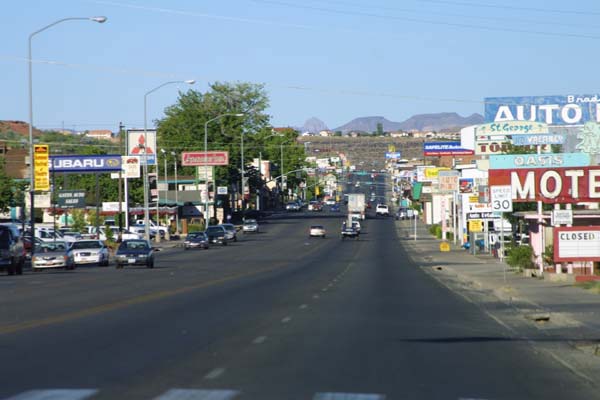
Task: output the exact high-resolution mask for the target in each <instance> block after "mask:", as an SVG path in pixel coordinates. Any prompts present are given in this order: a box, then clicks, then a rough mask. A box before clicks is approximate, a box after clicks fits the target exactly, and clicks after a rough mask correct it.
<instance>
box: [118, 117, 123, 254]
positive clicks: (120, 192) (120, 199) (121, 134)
mask: <svg viewBox="0 0 600 400" xmlns="http://www.w3.org/2000/svg"><path fill="white" fill-rule="evenodd" d="M123 128H125V126H124V125H123V123H122V122H119V153H121V151H122V148H123ZM122 186H123V167H122V166H121V169H120V170H119V237H118V239H117V240H118V242H119V243H120V242H121V241H122V240H123V191H122V189H121V187H122Z"/></svg>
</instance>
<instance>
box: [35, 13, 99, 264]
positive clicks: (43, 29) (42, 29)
mask: <svg viewBox="0 0 600 400" xmlns="http://www.w3.org/2000/svg"><path fill="white" fill-rule="evenodd" d="M106 20H107V18H106V17H101V16H100V17H67V18H62V19H59V20H57V21H54V22H53V23H51V24H49V25H46V26H44V27H43V28H41V29H38V30H37V31H35V32H33V33H32V34H30V35H29V41H28V53H27V65H28V79H27V81H28V85H29V174H30V177H29V196H30V207H31V210H30V215H29V220H30V224H31V225H30V226H31V228H30V229H31V236H32V237H35V204H34V200H35V187H34V178H35V169H34V166H33V59H32V55H31V41H32V39H33V37H34V36H35V35H37V34H38V33H41V32H43V31H45V30H46V29H48V28H51V27H53V26H54V25H58V24H60V23H61V22H66V21H93V22H98V23H100V24H102V23H104V22H106ZM33 252H34V248H33V246H32V247H31V254H32V255H33Z"/></svg>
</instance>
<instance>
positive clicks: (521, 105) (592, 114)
mask: <svg viewBox="0 0 600 400" xmlns="http://www.w3.org/2000/svg"><path fill="white" fill-rule="evenodd" d="M484 101H485V121H486V122H507V121H528V122H542V123H546V124H548V125H561V126H573V125H583V124H584V123H585V122H588V121H593V122H600V95H566V96H564V95H563V96H528V97H488V98H486V99H485V100H484Z"/></svg>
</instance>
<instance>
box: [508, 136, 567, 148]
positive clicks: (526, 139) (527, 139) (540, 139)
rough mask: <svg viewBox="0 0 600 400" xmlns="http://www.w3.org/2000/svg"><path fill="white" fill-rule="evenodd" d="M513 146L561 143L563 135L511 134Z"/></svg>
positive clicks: (563, 141)
mask: <svg viewBox="0 0 600 400" xmlns="http://www.w3.org/2000/svg"><path fill="white" fill-rule="evenodd" d="M511 142H512V144H513V145H514V146H537V145H542V144H563V143H565V135H519V136H513V137H512V139H511Z"/></svg>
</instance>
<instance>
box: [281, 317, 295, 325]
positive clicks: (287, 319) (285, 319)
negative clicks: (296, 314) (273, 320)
mask: <svg viewBox="0 0 600 400" xmlns="http://www.w3.org/2000/svg"><path fill="white" fill-rule="evenodd" d="M291 320H292V317H285V318H284V319H282V320H281V322H282V323H284V324H287V323H288V322H290V321H291Z"/></svg>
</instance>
